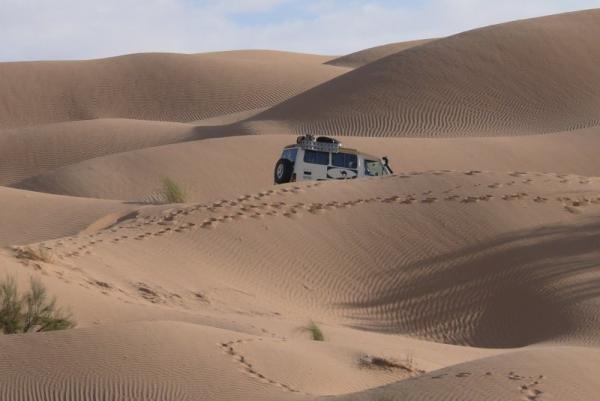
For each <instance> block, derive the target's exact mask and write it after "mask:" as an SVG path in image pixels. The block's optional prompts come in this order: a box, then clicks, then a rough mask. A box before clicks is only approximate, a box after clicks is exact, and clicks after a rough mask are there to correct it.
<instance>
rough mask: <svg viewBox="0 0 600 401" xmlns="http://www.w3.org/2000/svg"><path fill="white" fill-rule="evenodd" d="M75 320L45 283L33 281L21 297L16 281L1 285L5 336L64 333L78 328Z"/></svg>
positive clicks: (0, 318) (0, 313)
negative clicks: (65, 330)
mask: <svg viewBox="0 0 600 401" xmlns="http://www.w3.org/2000/svg"><path fill="white" fill-rule="evenodd" d="M74 326H75V323H74V322H73V321H72V320H71V317H70V316H69V315H68V314H66V313H64V312H63V311H62V310H60V309H59V308H58V307H57V306H56V299H55V298H50V297H49V296H48V292H47V291H46V287H44V285H43V284H42V282H41V281H39V280H38V279H35V278H33V277H32V278H31V280H30V282H29V290H28V291H27V292H26V293H25V294H24V295H23V296H19V291H18V288H17V283H16V281H15V279H14V277H10V276H8V277H6V278H5V279H4V280H2V281H0V330H2V332H3V333H4V334H13V333H28V332H38V331H52V330H64V329H69V328H71V327H74Z"/></svg>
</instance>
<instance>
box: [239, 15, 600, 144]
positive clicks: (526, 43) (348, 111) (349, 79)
mask: <svg viewBox="0 0 600 401" xmlns="http://www.w3.org/2000/svg"><path fill="white" fill-rule="evenodd" d="M599 36H600V10H590V11H582V12H575V13H568V14H561V15H555V16H550V17H542V18H537V19H531V20H523V21H517V22H511V23H506V24H501V25H496V26H491V27H486V28H482V29H477V30H474V31H469V32H465V33H461V34H458V35H455V36H452V37H448V38H444V39H439V40H436V41H433V42H430V43H427V44H424V45H421V46H417V47H414V48H412V49H408V50H405V51H401V52H399V53H396V54H393V55H391V56H388V57H385V58H383V59H381V60H379V61H376V62H373V63H371V64H368V65H366V66H364V67H362V68H358V69H356V70H353V71H351V72H349V73H348V74H345V75H343V76H341V77H338V78H337V79H333V80H331V81H329V82H326V83H324V84H322V85H320V86H318V87H316V88H313V89H312V90H308V91H306V92H304V93H302V94H301V95H298V96H297V97H295V98H292V99H290V100H288V101H286V102H283V103H281V104H279V105H277V106H275V107H273V108H272V109H270V110H268V111H265V112H264V113H262V114H259V115H258V116H256V117H254V118H252V119H250V120H249V122H248V123H247V124H246V129H249V130H251V131H252V132H269V131H270V132H273V131H274V130H275V129H278V130H283V129H286V130H288V131H292V132H296V133H311V134H331V135H372V136H457V135H475V136H477V135H511V134H519V135H522V134H539V133H548V132H557V131H566V130H572V129H576V128H582V127H588V126H596V125H598V123H599V122H600V117H599V114H598V109H599V108H600V73H599V69H598V65H600V49H599V48H598V46H597V38H598V37H599ZM273 124H274V126H273Z"/></svg>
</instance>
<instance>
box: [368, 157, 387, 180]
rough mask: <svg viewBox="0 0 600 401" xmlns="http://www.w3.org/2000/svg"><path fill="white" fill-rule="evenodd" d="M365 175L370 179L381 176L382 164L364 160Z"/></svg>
mask: <svg viewBox="0 0 600 401" xmlns="http://www.w3.org/2000/svg"><path fill="white" fill-rule="evenodd" d="M365 175H368V176H372V177H376V176H380V175H383V164H381V162H380V161H376V160H366V159H365Z"/></svg>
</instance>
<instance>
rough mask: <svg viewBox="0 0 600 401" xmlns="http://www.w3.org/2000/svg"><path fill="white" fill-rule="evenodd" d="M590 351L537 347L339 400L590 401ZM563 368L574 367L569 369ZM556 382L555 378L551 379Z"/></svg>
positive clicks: (594, 356)
mask: <svg viewBox="0 0 600 401" xmlns="http://www.w3.org/2000/svg"><path fill="white" fill-rule="evenodd" d="M599 357H600V355H599V353H598V351H597V350H596V349H588V348H572V347H565V348H562V347H558V348H540V349H536V350H530V351H520V352H516V353H512V354H506V355H501V356H498V357H492V358H487V359H482V360H479V361H475V362H469V363H465V364H462V365H458V366H454V367H452V368H448V369H444V370H441V371H438V372H434V373H431V374H428V375H426V376H422V377H419V378H417V379H411V380H406V381H403V382H400V383H396V384H392V385H389V386H386V387H383V388H381V389H377V390H372V391H367V392H364V393H362V394H356V395H352V396H345V397H339V399H340V400H342V399H343V400H349V401H358V400H360V401H363V400H377V399H386V397H387V398H389V399H395V398H394V397H402V398H400V399H403V400H408V401H413V400H414V401H421V400H422V401H425V400H432V401H437V400H449V399H451V400H466V401H470V400H490V401H505V400H544V399H556V400H580V401H587V400H593V399H595V398H596V394H595V393H596V391H597V389H596V388H595V386H594V385H593V384H592V382H593V381H594V379H593V374H592V373H591V372H593V371H595V369H596V368H595V366H596V365H597V364H598V363H599V362H600V360H599V359H598V358H599ZM568 366H572V367H576V368H575V369H569V368H568ZM557 378H559V379H557ZM474 389H476V390H474Z"/></svg>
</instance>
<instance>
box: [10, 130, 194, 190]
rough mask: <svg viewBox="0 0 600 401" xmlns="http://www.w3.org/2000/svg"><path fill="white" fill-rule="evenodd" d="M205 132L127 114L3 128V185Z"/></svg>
mask: <svg viewBox="0 0 600 401" xmlns="http://www.w3.org/2000/svg"><path fill="white" fill-rule="evenodd" d="M201 135H202V134H201V133H200V132H199V131H198V129H195V128H194V127H192V126H190V125H187V124H180V123H173V122H158V121H142V120H125V119H101V120H88V121H70V122H64V123H55V124H45V125H38V126H33V127H25V128H16V129H10V130H4V131H0V185H9V184H12V183H14V182H16V181H20V180H23V179H25V178H27V177H31V176H34V175H38V174H43V173H46V172H48V171H50V170H53V169H56V168H59V167H63V166H66V165H70V164H74V163H77V162H80V161H83V160H87V159H93V158H95V157H98V156H104V155H108V154H113V153H120V152H126V151H129V150H133V149H140V148H145V147H151V146H158V145H164V144H168V143H174V142H182V141H187V140H191V139H195V138H198V137H200V136H201ZM25 155H26V157H25ZM90 184H93V183H90Z"/></svg>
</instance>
